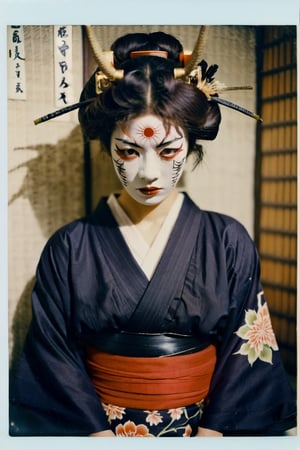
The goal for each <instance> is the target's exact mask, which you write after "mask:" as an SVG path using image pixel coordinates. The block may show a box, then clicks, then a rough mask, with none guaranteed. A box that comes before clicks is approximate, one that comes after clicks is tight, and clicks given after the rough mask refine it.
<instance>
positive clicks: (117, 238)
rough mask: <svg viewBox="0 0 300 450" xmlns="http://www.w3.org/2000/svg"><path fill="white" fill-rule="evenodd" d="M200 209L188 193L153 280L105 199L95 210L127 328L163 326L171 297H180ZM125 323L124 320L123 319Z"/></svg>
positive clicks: (147, 328) (197, 228) (97, 227)
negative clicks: (146, 273)
mask: <svg viewBox="0 0 300 450" xmlns="http://www.w3.org/2000/svg"><path fill="white" fill-rule="evenodd" d="M200 216H201V214H200V213H199V209H198V208H197V206H196V205H195V204H194V203H193V202H192V201H191V200H190V199H189V198H188V197H187V196H185V199H184V202H183V205H182V207H181V210H180V213H179V216H178V219H177V221H176V223H175V226H174V228H173V230H172V232H171V235H170V239H169V241H168V243H167V246H166V248H165V250H164V252H163V255H162V257H161V260H160V262H159V264H158V266H157V268H156V270H155V272H154V275H153V277H152V279H151V280H150V281H148V279H147V277H146V275H145V274H144V272H143V271H142V269H141V268H140V267H139V265H138V263H137V262H136V260H135V259H134V257H133V256H132V253H131V251H130V249H129V248H128V246H127V244H126V242H125V240H124V238H123V236H122V234H121V232H120V230H119V228H118V225H117V223H116V221H115V219H114V217H113V215H112V213H111V211H110V209H109V207H108V206H107V205H106V199H103V200H102V201H101V202H100V204H99V206H98V208H97V209H96V211H95V215H94V217H95V221H96V225H100V226H96V231H97V235H98V237H99V239H100V241H101V247H102V249H103V251H104V254H105V256H106V259H107V264H108V265H109V266H110V269H111V271H112V273H113V278H114V281H115V283H116V286H117V289H118V291H119V292H120V294H121V295H122V296H123V299H124V305H126V310H125V309H124V318H125V317H126V318H127V323H126V326H125V327H124V331H137V332H138V331H140V332H144V333H145V332H153V330H154V329H160V328H161V324H162V323H163V321H164V318H165V315H166V314H167V312H168V309H169V305H170V304H171V302H172V300H173V299H174V298H175V297H176V296H177V297H178V296H180V294H181V290H182V287H183V284H184V280H185V277H186V272H187V269H188V266H189V264H190V260H191V255H192V252H193V249H194V243H195V241H196V237H197V235H198V233H199V225H200ZM124 323H125V322H124Z"/></svg>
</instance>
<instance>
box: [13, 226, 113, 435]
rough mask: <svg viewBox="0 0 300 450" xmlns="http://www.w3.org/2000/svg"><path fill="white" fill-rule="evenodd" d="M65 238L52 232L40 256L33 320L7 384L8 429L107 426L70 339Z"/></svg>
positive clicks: (82, 430)
mask: <svg viewBox="0 0 300 450" xmlns="http://www.w3.org/2000/svg"><path fill="white" fill-rule="evenodd" d="M69 247H70V246H69V238H68V234H67V233H62V232H61V233H57V234H55V235H54V237H53V238H51V239H50V241H49V242H48V244H47V245H46V247H45V249H44V251H43V254H42V256H41V259H40V262H39V265H38V268H37V274H36V284H35V287H34V290H33V293H32V322H31V325H30V329H29V332H28V335H27V339H26V342H25V346H24V351H23V354H22V356H21V359H20V362H19V366H18V369H17V370H16V374H15V376H14V379H13V382H12V386H11V389H10V401H11V407H10V434H11V435H31V436H35V435H63V436H68V435H73V436H76V435H88V434H90V433H93V432H97V431H101V430H104V429H108V428H109V425H108V423H107V419H106V415H105V412H104V410H103V408H102V406H101V403H100V401H99V398H98V397H97V395H96V393H95V390H94V387H93V385H92V383H91V381H90V378H89V376H88V374H87V372H86V369H85V365H84V361H83V358H82V354H81V351H80V349H79V348H78V347H77V344H76V341H75V340H73V339H72V333H71V326H70V323H71V319H72V304H71V298H72V292H71V287H70V286H71V283H70V271H69Z"/></svg>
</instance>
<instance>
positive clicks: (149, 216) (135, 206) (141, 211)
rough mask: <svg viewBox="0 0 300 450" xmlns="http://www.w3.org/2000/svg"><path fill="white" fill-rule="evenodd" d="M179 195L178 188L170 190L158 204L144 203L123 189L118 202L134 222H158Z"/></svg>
mask: <svg viewBox="0 0 300 450" xmlns="http://www.w3.org/2000/svg"><path fill="white" fill-rule="evenodd" d="M177 196H178V192H177V190H176V189H173V191H171V192H170V194H169V195H168V197H167V198H165V200H163V201H162V202H161V203H159V204H157V205H150V206H148V205H143V204H141V203H138V202H137V201H136V200H134V199H133V198H132V197H131V196H130V195H129V194H128V193H127V191H126V190H123V191H122V192H121V194H120V196H119V197H118V202H119V204H120V205H121V206H122V208H123V209H124V211H125V212H126V214H127V215H128V217H129V218H130V219H131V221H132V222H133V223H134V224H136V225H137V224H139V223H140V222H142V221H144V220H146V221H147V222H157V221H158V220H160V219H163V218H165V217H166V215H167V214H168V212H169V210H170V208H171V207H172V205H173V203H174V201H175V199H176V198H177Z"/></svg>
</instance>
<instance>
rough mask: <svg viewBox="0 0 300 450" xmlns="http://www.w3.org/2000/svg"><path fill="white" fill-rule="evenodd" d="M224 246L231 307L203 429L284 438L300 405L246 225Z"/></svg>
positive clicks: (229, 234)
mask: <svg viewBox="0 0 300 450" xmlns="http://www.w3.org/2000/svg"><path fill="white" fill-rule="evenodd" d="M231 228H232V229H231V230H228V231H227V235H226V239H225V241H226V242H225V245H226V255H227V267H228V283H229V292H230V307H229V312H228V317H227V320H226V322H225V324H223V326H222V333H221V339H220V345H219V348H218V358H217V365H216V369H215V372H214V376H213V379H212V383H211V387H210V392H209V394H208V398H207V405H206V408H205V410H204V414H203V416H202V419H201V424H200V426H202V427H205V428H211V429H214V430H218V431H221V432H223V433H224V434H233V435H234V434H239V433H241V434H243V433H246V434H253V435H255V434H258V435H260V434H263V435H273V434H275V435H276V434H281V433H282V432H283V431H284V430H286V429H289V428H292V427H294V426H295V422H296V419H295V417H296V406H295V403H296V402H295V395H294V392H293V391H292V389H291V387H290V385H289V382H288V379H287V375H286V372H285V369H284V367H283V364H282V361H281V359H280V352H279V348H278V345H277V342H276V338H275V335H274V332H273V329H272V325H271V320H270V315H269V311H268V306H267V303H266V300H265V297H264V293H263V290H262V287H261V283H260V264H259V258H258V254H257V251H256V248H255V246H254V244H253V242H252V240H251V238H250V237H249V236H248V234H247V232H246V230H244V228H243V227H242V226H241V225H238V224H236V225H235V226H233V227H231Z"/></svg>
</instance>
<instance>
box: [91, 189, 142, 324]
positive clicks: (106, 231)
mask: <svg viewBox="0 0 300 450" xmlns="http://www.w3.org/2000/svg"><path fill="white" fill-rule="evenodd" d="M106 201H107V198H103V199H101V201H100V203H99V205H98V207H97V208H96V210H95V212H94V214H93V222H94V224H95V230H96V233H97V236H98V238H99V240H100V244H101V248H102V251H103V253H104V255H105V258H106V263H107V265H108V266H109V268H110V271H111V273H112V276H113V280H114V284H115V286H116V289H117V291H118V292H119V294H120V296H121V297H122V298H123V304H124V311H123V312H122V313H123V314H124V316H127V317H130V315H131V314H132V312H133V311H134V310H135V308H136V305H137V303H138V302H139V300H140V298H141V297H142V296H143V294H144V292H145V290H146V288H147V286H148V283H149V281H148V279H147V277H146V275H145V274H144V272H143V270H142V269H141V268H140V266H139V265H138V263H137V262H136V260H135V258H134V257H133V255H132V253H131V251H130V249H129V248H128V246H127V244H126V241H125V239H124V238H123V236H122V233H121V232H120V230H119V227H118V224H117V222H116V220H115V218H114V217H113V215H112V213H111V210H110V208H109V207H108V205H107V204H106ZM132 280H134V281H132Z"/></svg>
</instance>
